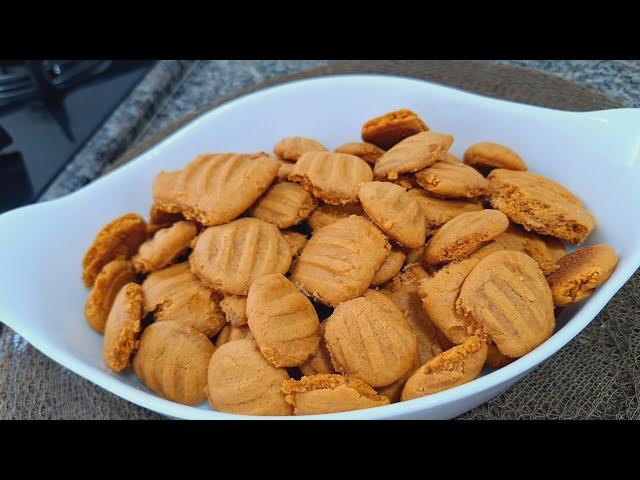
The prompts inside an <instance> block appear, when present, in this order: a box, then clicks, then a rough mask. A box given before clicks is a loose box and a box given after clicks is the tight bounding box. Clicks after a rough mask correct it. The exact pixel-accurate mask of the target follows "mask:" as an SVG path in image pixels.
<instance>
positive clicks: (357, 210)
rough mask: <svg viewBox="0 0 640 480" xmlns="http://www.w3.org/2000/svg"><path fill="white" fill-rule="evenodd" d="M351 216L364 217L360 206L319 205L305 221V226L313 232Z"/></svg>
mask: <svg viewBox="0 0 640 480" xmlns="http://www.w3.org/2000/svg"><path fill="white" fill-rule="evenodd" d="M351 215H359V216H361V217H364V216H365V213H364V210H363V209H362V205H360V204H359V203H358V204H357V205H329V204H326V203H321V204H320V205H319V206H318V208H316V209H315V210H314V211H313V213H312V214H311V215H310V216H309V218H308V219H307V224H308V225H309V227H310V228H311V230H313V231H314V232H315V231H316V230H318V229H319V228H322V227H326V226H327V225H331V224H332V223H334V222H337V221H338V220H340V219H342V218H347V217H350V216H351Z"/></svg>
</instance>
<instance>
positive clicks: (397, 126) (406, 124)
mask: <svg viewBox="0 0 640 480" xmlns="http://www.w3.org/2000/svg"><path fill="white" fill-rule="evenodd" d="M427 130H429V128H427V126H426V125H425V123H424V122H423V121H422V120H421V119H420V118H419V117H418V115H416V114H415V113H413V112H412V111H411V110H407V109H402V110H395V111H393V112H389V113H385V114H384V115H380V116H379V117H375V118H372V119H371V120H368V121H367V122H365V124H364V125H363V126H362V140H364V141H365V142H367V143H373V144H374V145H376V146H378V147H380V148H381V149H383V150H389V149H390V148H391V147H393V146H394V145H395V144H396V143H398V142H400V141H402V140H404V139H405V138H407V137H410V136H412V135H415V134H416V133H420V132H424V131H427Z"/></svg>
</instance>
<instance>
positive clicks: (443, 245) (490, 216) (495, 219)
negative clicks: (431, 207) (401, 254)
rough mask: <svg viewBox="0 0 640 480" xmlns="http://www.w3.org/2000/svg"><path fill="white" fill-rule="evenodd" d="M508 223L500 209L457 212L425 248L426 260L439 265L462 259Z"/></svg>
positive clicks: (497, 233)
mask: <svg viewBox="0 0 640 480" xmlns="http://www.w3.org/2000/svg"><path fill="white" fill-rule="evenodd" d="M508 226H509V219H508V218H507V216H506V215H505V214H504V213H502V212H500V211H499V210H490V209H485V210H480V211H479V212H469V213H463V214H462V215H458V216H457V217H456V218H454V219H453V220H450V221H448V222H447V223H445V224H444V225H443V226H442V227H441V228H440V229H439V230H438V231H437V232H436V233H435V235H434V236H433V237H431V239H430V240H429V243H427V246H426V247H425V249H424V258H425V261H426V262H427V263H428V264H430V265H440V264H443V263H447V262H450V261H452V260H461V259H463V258H465V257H468V256H469V255H471V254H472V253H473V252H475V251H476V250H478V249H479V248H480V247H481V246H483V245H484V244H486V243H487V242H488V241H490V240H492V239H494V238H495V237H497V236H498V235H500V234H501V233H502V232H504V231H505V230H506V229H507V227H508Z"/></svg>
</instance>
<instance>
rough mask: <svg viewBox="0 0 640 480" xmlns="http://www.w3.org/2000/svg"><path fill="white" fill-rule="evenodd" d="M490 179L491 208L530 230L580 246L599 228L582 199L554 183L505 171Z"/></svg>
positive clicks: (528, 174) (493, 175)
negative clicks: (596, 227) (579, 244)
mask: <svg viewBox="0 0 640 480" xmlns="http://www.w3.org/2000/svg"><path fill="white" fill-rule="evenodd" d="M487 178H488V179H489V195H490V200H491V205H493V207H494V208H497V209H498V210H501V211H502V212H504V213H505V214H506V215H507V216H508V217H509V219H510V220H511V221H513V222H515V223H518V224H520V225H522V226H524V228H526V229H527V230H533V231H535V232H537V233H541V234H544V235H552V236H554V237H557V238H560V239H562V240H565V241H566V242H569V243H572V244H576V243H580V242H582V241H583V240H584V239H585V238H586V237H587V236H588V235H589V234H590V233H591V231H592V230H593V229H594V228H595V225H596V221H595V218H594V217H593V215H592V214H591V213H590V212H589V211H588V210H587V209H585V208H584V207H583V206H582V202H581V201H580V199H579V198H578V197H576V196H575V195H574V194H573V193H571V192H570V191H568V190H567V189H566V188H564V187H563V186H561V185H559V184H557V183H556V182H554V181H553V180H549V179H548V178H545V177H543V176H542V175H537V174H535V173H530V172H518V171H514V170H504V169H495V170H493V171H492V172H491V173H490V174H489V176H488V177H487Z"/></svg>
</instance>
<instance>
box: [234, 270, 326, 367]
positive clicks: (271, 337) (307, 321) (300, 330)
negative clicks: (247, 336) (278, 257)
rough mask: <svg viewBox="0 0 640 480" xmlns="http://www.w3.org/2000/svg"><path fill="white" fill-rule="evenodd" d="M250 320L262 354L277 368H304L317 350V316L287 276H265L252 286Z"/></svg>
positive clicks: (250, 327)
mask: <svg viewBox="0 0 640 480" xmlns="http://www.w3.org/2000/svg"><path fill="white" fill-rule="evenodd" d="M247 318H248V323H249V330H250V331H251V334H252V335H253V338H255V340H256V343H257V344H258V347H259V348H260V351H261V352H262V355H263V356H264V358H266V359H267V360H268V361H269V362H271V363H272V364H274V365H275V366H276V367H295V366H297V365H301V364H303V363H305V362H306V361H307V360H308V359H309V358H310V357H311V355H313V354H314V353H315V352H316V350H317V349H318V341H319V338H320V336H319V333H318V330H319V328H320V322H319V320H318V314H317V313H316V311H315V309H314V308H313V305H312V303H311V302H310V301H309V299H308V298H307V297H305V296H304V295H303V294H302V293H300V292H299V291H298V289H297V288H296V287H295V286H294V285H293V283H291V282H290V281H289V280H287V278H286V277H285V276H284V275H281V274H279V273H275V274H272V275H265V276H263V277H260V278H258V279H256V280H255V281H254V282H253V283H252V284H251V287H250V288H249V294H248V295H247Z"/></svg>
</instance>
